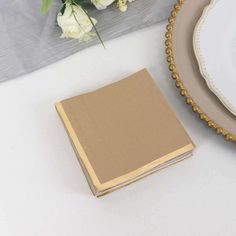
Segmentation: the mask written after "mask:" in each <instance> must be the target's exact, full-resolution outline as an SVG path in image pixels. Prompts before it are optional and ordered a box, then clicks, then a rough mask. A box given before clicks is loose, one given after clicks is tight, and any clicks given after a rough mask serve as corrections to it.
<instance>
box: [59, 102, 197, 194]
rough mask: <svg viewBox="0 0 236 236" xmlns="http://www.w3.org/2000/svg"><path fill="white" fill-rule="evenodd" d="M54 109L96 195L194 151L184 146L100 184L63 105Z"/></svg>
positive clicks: (190, 146) (190, 147)
mask: <svg viewBox="0 0 236 236" xmlns="http://www.w3.org/2000/svg"><path fill="white" fill-rule="evenodd" d="M56 109H57V111H58V113H59V115H60V117H61V119H62V121H63V123H64V125H65V127H66V129H67V133H68V135H69V137H70V139H71V141H72V142H73V146H74V147H75V149H76V152H77V153H78V154H79V156H80V157H77V158H80V160H79V161H82V162H83V165H84V167H85V168H86V171H87V173H88V176H87V177H89V178H90V179H91V182H92V184H93V187H94V188H95V191H96V193H99V192H104V191H106V190H109V189H111V188H113V187H115V186H119V185H122V184H124V183H125V182H128V183H129V181H131V180H133V179H135V178H138V177H139V176H142V175H143V174H145V173H147V172H149V171H151V170H152V169H154V168H156V167H157V166H158V165H160V164H162V163H164V162H167V161H169V160H171V159H173V158H175V157H177V156H180V155H182V154H184V153H188V152H190V151H192V150H193V149H194V145H193V144H188V145H186V146H184V147H183V148H180V149H178V150H176V151H173V152H171V153H169V154H167V155H165V156H163V157H161V158H159V159H157V160H155V161H153V162H151V163H149V164H147V165H144V166H142V167H140V168H138V169H136V170H134V171H132V172H130V173H128V174H125V175H122V176H120V177H117V178H115V179H113V180H110V181H108V182H105V183H101V182H100V181H99V179H98V177H97V175H96V173H95V171H94V169H93V167H92V165H91V163H90V161H89V159H88V157H87V155H86V152H85V150H84V149H83V146H82V145H81V143H80V140H79V138H78V137H77V135H76V133H75V131H74V129H73V127H72V125H71V123H70V120H69V118H68V117H67V115H66V113H65V111H64V108H63V105H62V104H61V103H57V104H56Z"/></svg>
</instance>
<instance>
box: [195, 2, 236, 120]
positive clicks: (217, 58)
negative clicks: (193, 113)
mask: <svg viewBox="0 0 236 236" xmlns="http://www.w3.org/2000/svg"><path fill="white" fill-rule="evenodd" d="M235 10H236V0H212V1H211V3H210V5H209V6H207V7H206V8H205V9H204V11H203V14H202V17H201V18H200V20H199V22H198V24H197V25H196V28H195V31H194V36H193V45H194V51H195V54H196V57H197V60H198V63H199V67H200V71H201V74H202V75H203V77H204V78H205V80H206V82H207V84H208V87H209V88H210V89H211V90H212V91H213V93H215V95H216V96H217V97H218V98H219V99H220V101H221V102H222V103H223V104H224V105H225V107H226V108H227V109H228V110H229V111H230V112H232V113H233V114H234V115H235V116H236V19H235Z"/></svg>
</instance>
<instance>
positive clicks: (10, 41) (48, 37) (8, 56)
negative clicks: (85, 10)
mask: <svg viewBox="0 0 236 236" xmlns="http://www.w3.org/2000/svg"><path fill="white" fill-rule="evenodd" d="M0 2H1V3H0V33H1V37H0V81H4V80H8V79H12V78H16V77H19V76H21V75H24V74H27V73H29V72H32V71H34V70H37V69H39V68H42V67H44V66H47V65H49V64H51V63H54V62H56V61H58V60H60V59H62V58H64V57H67V56H69V55H71V54H74V53H76V52H78V51H80V50H82V49H84V48H86V47H89V46H91V45H95V44H98V43H99V41H98V40H97V39H96V38H95V39H93V40H92V41H91V42H89V43H84V42H78V40H72V39H61V38H60V35H61V29H60V28H59V27H58V26H57V24H56V15H57V13H58V11H59V8H60V6H61V2H60V0H54V3H53V7H52V9H51V10H50V11H49V13H48V14H47V15H46V16H42V15H41V12H40V7H41V0H37V1H34V0H12V1H6V0H0ZM175 2H176V0H136V1H135V2H133V3H131V4H130V5H129V8H128V11H127V12H125V13H121V12H120V11H119V10H118V9H117V8H116V7H115V6H110V7H109V8H108V9H106V10H103V11H98V10H96V9H95V8H94V7H92V6H88V7H89V12H90V15H91V16H93V17H94V18H96V19H97V20H98V24H97V29H98V31H99V33H100V35H101V37H102V39H103V41H106V40H109V39H112V38H116V37H118V36H121V35H123V34H126V33H129V32H132V31H135V30H138V29H141V28H144V27H147V26H150V25H152V24H155V23H157V22H160V21H162V20H163V19H165V18H166V17H167V16H168V15H169V13H170V10H171V8H172V6H173V4H174V3H175Z"/></svg>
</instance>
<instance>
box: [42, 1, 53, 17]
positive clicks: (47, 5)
mask: <svg viewBox="0 0 236 236" xmlns="http://www.w3.org/2000/svg"><path fill="white" fill-rule="evenodd" d="M51 5H52V0H43V5H42V9H41V11H42V14H43V15H45V14H46V13H47V11H48V10H49V8H50V7H51Z"/></svg>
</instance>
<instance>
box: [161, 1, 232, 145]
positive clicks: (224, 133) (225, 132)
mask: <svg viewBox="0 0 236 236" xmlns="http://www.w3.org/2000/svg"><path fill="white" fill-rule="evenodd" d="M185 1H186V0H178V2H177V3H176V4H175V5H174V8H173V10H172V11H171V14H170V17H169V18H168V24H167V27H166V30H167V31H166V34H165V37H166V41H165V45H166V55H167V62H168V64H169V70H170V72H171V76H172V79H173V80H175V85H176V87H177V88H178V89H179V90H180V95H181V96H183V97H185V99H186V103H187V104H188V105H190V106H191V107H192V110H193V112H195V113H197V114H198V115H199V118H200V119H201V120H203V121H205V122H206V123H207V125H208V126H209V127H210V128H212V129H214V130H215V131H216V133H217V134H220V135H222V136H223V137H224V138H225V139H226V140H228V141H232V142H234V143H236V135H234V134H232V133H230V132H229V131H228V130H227V129H225V128H223V127H221V126H220V125H218V124H217V123H216V122H215V121H214V120H213V119H211V117H209V116H208V115H207V114H206V113H205V112H204V111H203V110H202V109H201V108H200V107H199V106H198V105H197V103H196V102H195V101H194V100H193V98H192V97H191V96H190V94H189V92H188V91H187V89H186V88H185V86H184V84H183V82H182V80H181V78H180V76H179V74H178V71H177V68H176V65H175V61H174V55H173V41H172V39H173V29H174V24H175V20H176V17H177V14H178V12H179V11H180V9H181V7H182V5H183V4H184V2H185Z"/></svg>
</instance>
